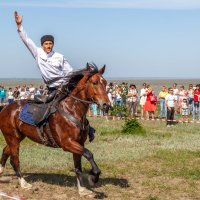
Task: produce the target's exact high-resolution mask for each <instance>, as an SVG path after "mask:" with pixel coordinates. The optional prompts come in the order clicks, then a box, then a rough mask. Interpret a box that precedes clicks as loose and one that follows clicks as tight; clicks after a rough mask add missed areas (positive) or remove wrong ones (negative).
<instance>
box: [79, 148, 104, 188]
mask: <svg viewBox="0 0 200 200" xmlns="http://www.w3.org/2000/svg"><path fill="white" fill-rule="evenodd" d="M83 156H84V157H85V158H86V159H87V160H88V161H89V162H90V164H91V166H92V169H91V171H90V174H89V176H88V181H89V184H90V185H91V186H94V184H95V183H97V182H98V181H99V176H100V174H101V170H100V169H99V167H98V166H97V164H96V162H95V161H94V157H93V154H92V153H91V152H90V151H89V150H88V149H86V148H84V153H83Z"/></svg>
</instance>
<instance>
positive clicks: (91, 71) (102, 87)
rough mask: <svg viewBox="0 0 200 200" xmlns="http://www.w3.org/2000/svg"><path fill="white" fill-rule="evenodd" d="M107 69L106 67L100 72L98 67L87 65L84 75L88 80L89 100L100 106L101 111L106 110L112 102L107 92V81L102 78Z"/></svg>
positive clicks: (87, 93) (87, 91) (87, 92)
mask: <svg viewBox="0 0 200 200" xmlns="http://www.w3.org/2000/svg"><path fill="white" fill-rule="evenodd" d="M105 68H106V66H105V65H104V66H103V67H102V68H101V69H100V70H98V68H97V67H96V65H94V64H93V65H91V64H88V63H87V66H86V72H85V73H84V76H85V78H87V81H86V95H87V99H88V100H90V101H92V102H94V103H96V104H98V105H99V106H100V108H101V109H105V108H106V107H107V106H109V105H110V101H109V99H108V95H107V92H106V84H107V81H106V80H105V79H104V78H103V76H102V75H103V73H104V71H105Z"/></svg>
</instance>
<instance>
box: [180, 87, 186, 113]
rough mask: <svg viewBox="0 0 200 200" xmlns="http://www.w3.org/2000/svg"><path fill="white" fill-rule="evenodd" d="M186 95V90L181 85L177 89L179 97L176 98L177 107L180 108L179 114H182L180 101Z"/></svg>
mask: <svg viewBox="0 0 200 200" xmlns="http://www.w3.org/2000/svg"><path fill="white" fill-rule="evenodd" d="M186 95H187V91H186V90H185V89H184V86H183V85H181V86H180V90H179V98H178V107H179V108H180V109H179V112H180V114H182V113H181V111H182V109H181V103H182V101H183V99H184V98H186Z"/></svg>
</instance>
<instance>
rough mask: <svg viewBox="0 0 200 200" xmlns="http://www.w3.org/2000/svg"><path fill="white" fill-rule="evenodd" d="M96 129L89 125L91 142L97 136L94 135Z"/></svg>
mask: <svg viewBox="0 0 200 200" xmlns="http://www.w3.org/2000/svg"><path fill="white" fill-rule="evenodd" d="M95 131H96V130H95V129H94V128H93V127H91V126H90V125H89V132H88V136H89V142H92V141H93V140H94V138H95V136H94V133H95Z"/></svg>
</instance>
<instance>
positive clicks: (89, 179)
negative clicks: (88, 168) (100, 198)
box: [88, 175, 95, 187]
mask: <svg viewBox="0 0 200 200" xmlns="http://www.w3.org/2000/svg"><path fill="white" fill-rule="evenodd" d="M94 179H95V177H94V176H93V175H89V176H88V182H89V185H90V186H92V187H93V186H94V185H95V181H94Z"/></svg>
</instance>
